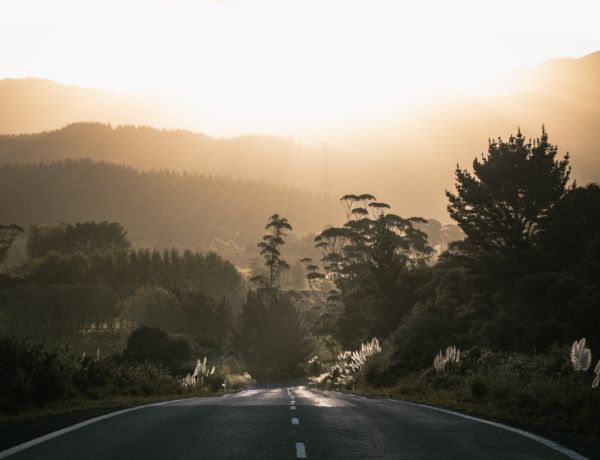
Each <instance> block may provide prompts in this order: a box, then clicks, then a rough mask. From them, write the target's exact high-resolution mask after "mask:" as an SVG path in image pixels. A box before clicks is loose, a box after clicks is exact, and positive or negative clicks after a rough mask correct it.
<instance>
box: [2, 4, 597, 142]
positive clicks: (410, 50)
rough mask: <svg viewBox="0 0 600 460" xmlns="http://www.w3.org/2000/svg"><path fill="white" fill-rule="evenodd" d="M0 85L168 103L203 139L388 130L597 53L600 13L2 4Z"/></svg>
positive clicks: (534, 8)
mask: <svg viewBox="0 0 600 460" xmlns="http://www.w3.org/2000/svg"><path fill="white" fill-rule="evenodd" d="M0 12H1V13H0V78H7V77H13V78H20V77H39V78H47V79H51V80H55V81H58V82H61V83H68V84H75V85H80V86H90V87H107V88H112V89H115V90H118V91H124V92H140V91H143V92H146V93H151V94H154V95H157V96H160V97H161V98H162V99H163V100H168V101H169V102H170V103H174V104H176V105H178V106H179V107H181V108H182V110H185V111H186V112H187V113H190V114H192V115H193V116H197V117H198V119H199V120H201V122H202V123H203V125H204V128H205V131H207V132H213V133H215V132H216V133H220V134H224V133H228V132H240V131H261V132H276V133H284V132H285V133H293V132H298V130H300V129H304V128H306V129H310V127H315V126H318V125H323V124H325V125H327V124H331V125H334V124H336V123H346V122H350V121H351V120H364V119H367V118H370V119H377V118H378V117H380V118H385V117H388V116H391V115H393V114H397V113H401V112H403V111H404V112H406V111H408V110H410V107H412V106H413V104H414V103H415V102H417V101H422V100H423V99H426V98H427V97H432V95H435V94H437V93H438V91H445V90H447V89H458V90H461V91H478V90H480V89H481V88H485V87H487V86H488V83H489V82H490V81H497V79H498V78H499V77H501V76H502V75H504V74H506V73H507V72H511V71H513V70H516V69H520V68H524V67H530V66H534V65H536V64H539V63H541V62H543V61H544V60H546V59H548V58H553V57H563V56H565V57H580V56H583V55H585V54H588V53H590V52H593V51H596V50H599V49H600V27H598V22H597V21H598V17H600V2H598V1H597V0H572V1H569V2H564V1H555V0H550V1H548V0H546V1H538V0H504V1H483V0H479V1H468V0H452V1H450V0H424V1H418V2H417V1H410V2H409V1H401V0H396V1H378V0H370V1H352V0H345V1H337V0H299V1H292V0H289V1H288V0H132V1H127V0H102V1H96V0H88V1H82V0H78V1H73V0H54V1H47V0H19V1H13V0H11V1H8V0H0Z"/></svg>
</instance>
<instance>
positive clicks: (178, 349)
mask: <svg viewBox="0 0 600 460" xmlns="http://www.w3.org/2000/svg"><path fill="white" fill-rule="evenodd" d="M190 353H191V348H190V344H189V343H188V342H187V341H186V340H185V339H183V338H181V337H169V336H168V335H167V334H166V333H165V332H164V331H162V330H161V329H158V328H155V327H147V326H142V327H140V328H138V329H136V330H135V331H133V332H132V333H131V335H130V336H129V339H127V347H126V348H125V351H124V352H123V355H124V356H125V358H127V359H128V360H130V361H133V362H140V363H142V362H146V361H150V362H153V363H158V364H165V365H169V364H173V363H174V362H178V361H184V360H187V359H189V358H190Z"/></svg>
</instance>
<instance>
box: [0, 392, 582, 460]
mask: <svg viewBox="0 0 600 460" xmlns="http://www.w3.org/2000/svg"><path fill="white" fill-rule="evenodd" d="M104 417H106V418H102V419H101V420H97V421H92V423H89V422H84V423H88V424H87V425H85V426H81V427H79V428H76V429H69V428H67V429H65V430H63V431H65V432H64V433H62V434H58V435H56V433H55V434H54V435H49V437H50V439H46V440H45V441H43V442H38V441H39V440H38V441H36V440H34V441H32V442H31V443H29V444H25V445H21V446H18V447H16V448H13V449H12V450H8V451H4V452H0V458H5V457H10V458H11V459H15V460H16V459H86V460H93V459H111V460H112V459H114V460H119V459H123V460H125V459H127V460H130V459H145V460H148V459H221V458H222V459H271V458H272V459H294V458H313V459H337V458H340V459H369V458H373V459H461V460H464V459H503V460H504V459H555V458H556V459H565V458H583V457H581V456H577V454H575V453H574V452H571V451H568V450H566V449H563V450H561V449H562V448H561V447H560V446H557V445H555V446H554V448H552V447H550V446H548V445H545V444H543V442H545V441H544V440H541V442H540V440H536V439H531V438H530V437H527V435H523V434H522V433H518V432H514V431H510V430H508V429H505V428H502V427H500V426H495V425H493V424H488V423H483V422H482V421H478V420H476V419H471V418H468V417H464V416H459V415H456V414H453V413H449V412H445V411H440V410H435V409H432V408H427V407H424V406H419V405H413V404H410V403H403V402H400V401H394V400H384V399H367V398H363V397H360V396H353V395H342V394H340V393H335V392H327V391H317V390H310V389H307V388H306V387H303V386H299V387H292V388H273V389H259V390H245V391H242V392H241V393H236V394H232V395H228V396H226V397H211V398H192V399H186V400H181V401H173V402H168V403H161V404H158V405H152V406H145V407H142V408H135V409H133V410H127V411H121V412H120V413H117V415H113V414H109V415H108V416H104ZM36 442H37V443H36ZM19 449H21V450H19ZM557 449H558V450H557Z"/></svg>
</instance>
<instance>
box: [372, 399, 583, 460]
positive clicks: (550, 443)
mask: <svg viewBox="0 0 600 460" xmlns="http://www.w3.org/2000/svg"><path fill="white" fill-rule="evenodd" d="M365 399H366V398H365ZM390 401H393V402H396V403H400V404H408V405H409V406H417V407H424V408H426V409H431V410H436V411H438V412H444V413H446V414H450V415H455V416H457V417H461V418H464V419H467V420H472V421H474V422H479V423H485V424H486V425H491V426H493V427H496V428H501V429H503V430H507V431H511V432H513V433H516V434H519V435H521V436H524V437H525V438H529V439H532V440H534V441H537V442H538V443H540V444H542V445H544V446H546V447H548V448H550V449H553V450H556V451H558V452H560V453H561V454H564V455H566V456H567V457H569V458H572V459H574V460H589V459H588V458H587V457H584V456H583V455H581V454H578V453H577V452H575V451H573V450H571V449H568V448H566V447H563V446H561V445H560V444H558V443H557V442H554V441H551V440H550V439H546V438H543V437H542V436H538V435H537V434H533V433H530V432H528V431H525V430H521V429H519V428H515V427H512V426H509V425H503V424H502V423H498V422H492V421H491V420H485V419H483V418H479V417H473V416H471V415H466V414H461V413H460V412H454V411H451V410H448V409H442V408H441V407H435V406H428V405H427V404H419V403H413V402H409V401H400V400H398V399H391V400H390Z"/></svg>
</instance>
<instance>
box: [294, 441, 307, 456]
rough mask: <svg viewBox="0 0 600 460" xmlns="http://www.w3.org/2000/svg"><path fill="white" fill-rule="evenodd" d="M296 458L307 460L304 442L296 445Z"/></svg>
mask: <svg viewBox="0 0 600 460" xmlns="http://www.w3.org/2000/svg"><path fill="white" fill-rule="evenodd" d="M296 457H298V458H306V448H305V447H304V443H303V442H297V443H296Z"/></svg>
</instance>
